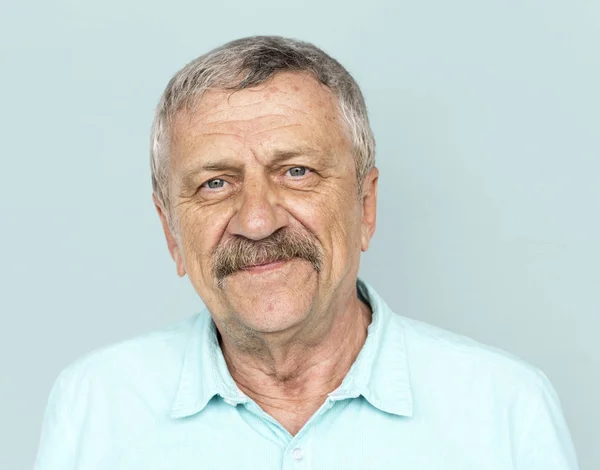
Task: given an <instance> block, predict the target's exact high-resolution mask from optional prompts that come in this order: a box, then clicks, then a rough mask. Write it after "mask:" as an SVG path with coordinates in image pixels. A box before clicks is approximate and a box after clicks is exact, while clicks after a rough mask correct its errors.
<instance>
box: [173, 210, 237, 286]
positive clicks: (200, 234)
mask: <svg viewBox="0 0 600 470" xmlns="http://www.w3.org/2000/svg"><path fill="white" fill-rule="evenodd" d="M229 212H230V211H228V210H227V208H223V207H219V208H218V209H217V207H216V205H215V206H211V207H205V208H200V207H198V206H197V205H195V204H193V203H190V204H188V205H186V206H185V207H183V208H182V210H181V211H180V219H179V220H180V233H181V237H182V244H183V251H184V258H185V260H186V265H187V268H188V274H189V275H190V276H193V275H194V273H197V272H198V270H201V271H202V270H204V271H205V270H207V269H210V259H211V253H212V252H213V250H214V249H215V247H216V246H217V245H218V244H219V242H220V241H221V239H222V236H223V232H224V231H225V228H226V227H227V220H228V217H230V215H229ZM190 271H191V274H190ZM192 281H193V279H192Z"/></svg>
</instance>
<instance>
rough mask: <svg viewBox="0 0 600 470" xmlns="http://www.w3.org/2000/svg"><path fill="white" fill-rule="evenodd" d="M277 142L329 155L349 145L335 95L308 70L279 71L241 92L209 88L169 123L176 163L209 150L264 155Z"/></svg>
mask: <svg viewBox="0 0 600 470" xmlns="http://www.w3.org/2000/svg"><path fill="white" fill-rule="evenodd" d="M282 146H283V147H286V146H289V147H291V148H292V149H293V147H312V148H317V149H318V150H320V151H323V152H325V153H329V154H331V153H332V152H334V153H338V152H341V153H347V151H348V149H349V140H348V136H347V134H346V131H345V126H344V125H343V123H342V122H341V119H340V112H339V110H338V106H337V101H336V98H335V97H334V95H333V93H332V92H331V90H329V88H327V87H326V86H325V85H323V84H321V83H320V82H318V81H317V80H316V79H315V78H314V77H313V76H312V75H311V74H309V73H306V72H302V73H299V72H282V73H279V74H277V75H275V76H273V77H271V78H270V79H269V80H267V82H265V83H263V84H260V85H258V86H256V87H253V88H247V89H242V90H236V91H232V90H223V89H213V90H208V91H206V92H205V93H204V94H203V95H202V97H201V99H200V100H199V101H198V102H197V103H195V105H194V106H192V107H191V108H190V109H189V110H185V111H181V112H179V113H178V114H177V115H176V116H175V119H174V121H173V123H172V127H171V158H172V159H173V161H172V163H174V164H175V165H176V166H180V165H183V166H187V165H188V163H190V162H189V160H190V159H191V158H192V157H195V158H200V157H202V156H206V155H210V154H212V153H218V154H219V156H223V155H222V154H224V153H225V154H230V155H227V156H235V155H236V154H239V153H240V152H242V151H245V150H250V151H251V152H253V153H255V154H267V153H268V151H269V149H271V148H274V147H282Z"/></svg>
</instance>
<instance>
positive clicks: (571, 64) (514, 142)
mask: <svg viewBox="0 0 600 470" xmlns="http://www.w3.org/2000/svg"><path fill="white" fill-rule="evenodd" d="M251 34H281V35H286V36H292V37H297V38H301V39H305V40H309V41H312V42H314V43H316V44H317V45H319V46H321V47H322V48H324V49H325V50H326V51H328V52H329V53H330V54H332V55H333V56H334V57H336V58H337V59H339V60H340V61H341V62H342V63H343V64H344V65H345V66H346V67H347V68H348V69H349V70H350V72H351V73H352V74H353V75H354V76H355V78H356V79H357V81H358V82H359V84H360V85H361V86H362V89H363V91H364V93H365V96H366V99H367V104H368V106H369V110H370V115H371V119H372V125H373V128H374V131H375V135H376V138H377V144H378V152H377V161H378V166H379V167H380V169H381V178H380V205H379V221H378V229H377V233H376V235H375V239H374V242H373V245H372V249H371V250H370V251H369V253H368V254H367V255H365V256H364V257H363V264H362V270H361V272H362V276H363V277H364V278H365V279H366V280H367V281H369V282H370V283H371V284H373V285H374V286H375V287H376V288H377V289H378V290H379V291H380V293H381V294H383V296H384V298H386V299H387V301H388V303H390V304H391V305H392V307H393V308H394V309H395V311H396V312H398V313H401V314H404V315H407V316H412V317H415V318H418V319H421V320H423V321H426V322H430V323H433V324H436V325H439V326H441V327H444V328H447V329H450V330H453V331H456V332H459V333H462V334H466V335H469V336H471V337H473V338H475V339H477V340H479V341H481V342H484V343H488V344H492V345H494V346H497V347H501V348H503V349H506V350H508V351H510V352H512V353H514V354H516V355H518V356H520V357H522V358H524V359H525V360H527V361H529V362H531V363H533V364H535V365H536V366H538V367H540V368H541V369H542V370H544V371H545V372H546V373H547V375H548V376H549V377H550V379H551V380H552V382H553V383H554V385H555V387H556V389H557V391H558V393H559V395H560V397H561V400H562V403H563V408H564V411H565V414H566V417H567V420H568V423H569V425H570V428H571V431H572V435H573V439H574V441H575V445H576V447H577V451H578V454H579V458H580V461H581V468H582V469H583V470H593V469H598V468H600V445H598V444H600V442H599V440H600V433H599V431H598V422H599V421H600V406H599V405H598V399H599V398H600V371H599V369H600V347H599V345H598V332H599V330H600V319H599V314H600V298H599V295H600V294H599V291H600V289H599V285H600V268H599V265H600V250H599V247H598V241H599V239H600V222H599V218H598V212H599V208H600V181H599V176H600V137H599V136H600V91H599V89H600V58H599V56H600V54H599V49H600V2H598V0H588V1H580V0H568V1H567V0H564V1H557V0H536V1H533V0H519V1H517V0H503V1H500V0H498V1H481V0H455V1H452V2H448V1H445V0H419V1H410V2H408V1H403V0H401V1H387V2H386V1H381V0H377V1H374V0H371V1H367V2H364V1H363V2H352V1H340V0H336V1H323V0H319V1H310V2H284V1H283V0H255V1H247V2H242V1H239V0H236V1H222V2H210V3H209V2H202V1H196V2H177V1H169V2H167V1H163V2H152V1H147V0H146V1H142V0H104V1H87V2H86V1H81V2H77V1H74V0H73V1H64V0H54V1H46V2H42V1H37V2H18V3H17V2H13V3H5V2H3V3H2V6H1V11H0V48H1V61H2V62H1V64H0V66H1V67H0V72H1V75H0V82H1V84H2V86H1V88H0V90H1V105H0V120H1V122H0V124H1V126H0V129H2V131H1V136H2V138H1V140H0V150H1V159H2V165H1V166H0V215H1V217H0V223H1V224H2V225H1V227H2V231H1V232H0V233H1V234H0V237H1V238H0V240H1V243H0V286H1V287H0V289H1V295H0V313H1V320H0V348H1V351H0V370H1V376H0V380H1V387H0V434H1V435H0V468H1V469H2V470H25V469H29V468H31V466H32V463H33V460H34V456H35V453H36V449H37V444H38V438H39V428H40V424H41V420H42V415H43V410H44V407H45V404H46V398H47V396H48V392H49V390H50V387H51V385H52V382H53V380H54V379H55V378H56V376H57V374H58V373H59V371H60V370H61V369H62V368H64V367H65V366H66V365H67V364H68V363H70V362H71V361H73V360H74V359H75V358H77V357H78V356H80V355H81V354H83V353H85V352H87V351H89V350H91V349H94V348H97V347H100V346H102V345H105V344H107V343H111V342H115V341H119V340H123V339H125V338H128V337H131V336H134V335H137V334H140V333H144V332H147V331H149V330H152V329H155V328H159V327H162V326H165V325H168V324H170V323H172V322H174V321H176V320H178V319H180V318H183V317H185V316H188V315H191V314H193V313H195V312H198V311H199V310H200V309H201V308H202V305H201V303H200V300H199V298H198V297H197V296H196V294H195V292H194V291H193V290H192V288H191V287H190V285H189V282H188V280H187V279H184V280H180V279H178V278H177V276H176V274H175V268H174V265H173V264H172V262H171V259H170V257H169V255H168V252H167V249H166V246H165V243H164V241H163V235H162V232H161V229H160V226H159V221H158V218H157V216H156V215H155V212H154V208H153V206H152V203H151V198H150V190H151V188H150V173H149V167H148V133H149V127H150V122H151V119H152V113H153V108H154V106H155V104H156V102H157V100H158V98H159V95H160V93H161V92H162V90H163V88H164V86H165V85H166V82H167V81H168V79H169V78H170V77H171V75H172V74H173V73H174V72H175V71H176V70H177V69H179V68H180V67H181V66H183V65H184V64H185V63H186V62H188V61H189V60H191V59H193V58H194V57H196V56H197V55H199V54H201V53H203V52H206V51H207V50H209V49H210V48H212V47H215V46H217V45H220V44H221V43H223V42H226V41H228V40H231V39H234V38H237V37H241V36H246V35H251ZM57 470H58V469H57Z"/></svg>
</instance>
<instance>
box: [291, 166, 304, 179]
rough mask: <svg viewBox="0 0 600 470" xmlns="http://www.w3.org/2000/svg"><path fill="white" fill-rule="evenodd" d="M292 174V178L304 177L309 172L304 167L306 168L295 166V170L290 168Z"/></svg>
mask: <svg viewBox="0 0 600 470" xmlns="http://www.w3.org/2000/svg"><path fill="white" fill-rule="evenodd" d="M288 171H289V172H290V175H291V176H296V177H298V176H304V175H305V174H306V172H307V171H308V168H306V167H304V166H295V167H293V168H290V169H289V170H288Z"/></svg>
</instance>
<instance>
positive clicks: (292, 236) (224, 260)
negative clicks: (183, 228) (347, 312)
mask: <svg viewBox="0 0 600 470" xmlns="http://www.w3.org/2000/svg"><path fill="white" fill-rule="evenodd" d="M292 258H302V259H304V260H306V261H308V262H309V263H311V264H312V266H313V268H314V270H315V271H317V272H320V271H321V269H322V267H323V255H322V252H321V249H320V246H319V242H318V241H317V238H316V237H315V236H314V235H313V234H311V233H309V232H308V231H300V230H295V229H286V228H281V229H279V230H277V231H276V232H273V233H272V234H271V235H270V236H269V237H267V238H263V239H261V240H250V239H249V238H246V237H242V236H239V235H238V236H235V237H234V238H231V239H229V240H227V241H226V242H224V243H222V244H220V245H219V246H217V248H216V249H215V250H214V252H213V272H214V276H215V278H216V279H217V281H218V283H219V286H221V287H222V282H223V280H224V279H225V278H226V277H227V276H229V275H230V274H233V273H234V272H236V271H239V270H240V269H244V268H248V267H251V266H257V265H260V264H267V263H273V262H275V261H288V260H290V259H292Z"/></svg>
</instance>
